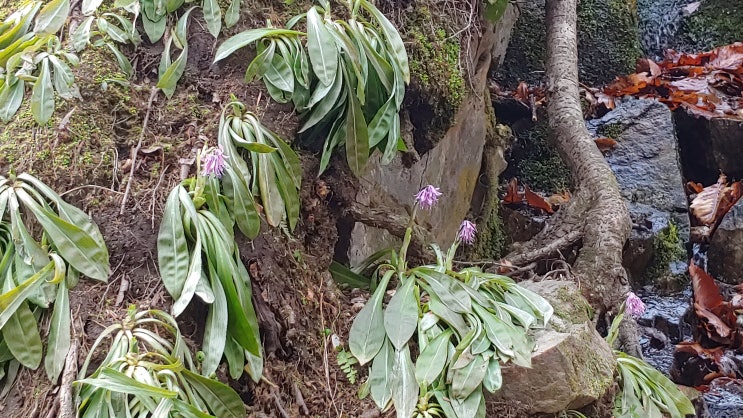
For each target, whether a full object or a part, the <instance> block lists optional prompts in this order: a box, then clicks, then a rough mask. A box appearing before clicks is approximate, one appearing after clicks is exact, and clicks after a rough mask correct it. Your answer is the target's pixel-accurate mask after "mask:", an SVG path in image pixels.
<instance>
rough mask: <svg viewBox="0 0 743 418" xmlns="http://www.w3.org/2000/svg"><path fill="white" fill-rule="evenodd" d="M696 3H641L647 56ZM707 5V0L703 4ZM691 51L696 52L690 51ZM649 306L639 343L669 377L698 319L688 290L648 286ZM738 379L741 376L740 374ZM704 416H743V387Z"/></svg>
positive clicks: (715, 401) (669, 40)
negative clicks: (680, 345) (679, 349)
mask: <svg viewBox="0 0 743 418" xmlns="http://www.w3.org/2000/svg"><path fill="white" fill-rule="evenodd" d="M697 1H698V0H637V8H638V17H639V26H640V33H641V45H642V48H643V51H644V52H645V54H646V56H647V57H649V58H653V59H660V58H662V56H663V53H664V51H665V50H666V49H669V48H673V47H674V46H675V45H676V42H675V39H676V37H677V36H678V32H679V30H680V29H681V27H682V19H683V17H684V13H685V12H684V7H685V6H687V5H690V4H692V3H696V2H697ZM702 1H703V0H702ZM689 52H693V51H689ZM693 258H694V260H695V262H696V263H697V265H700V266H702V267H703V268H705V269H706V257H705V254H704V250H703V249H700V247H699V246H698V245H696V244H695V245H694V249H693ZM638 294H639V295H640V297H641V298H642V299H643V301H644V302H645V304H646V306H647V310H646V311H645V314H644V315H643V316H642V317H641V318H639V319H638V321H637V322H638V324H639V325H640V327H641V331H642V332H641V334H642V337H641V339H640V343H641V345H642V349H643V355H644V357H645V360H646V361H647V362H648V363H649V364H651V365H652V366H653V367H655V368H657V369H658V370H659V371H661V372H662V373H664V374H666V375H670V372H671V368H672V366H673V361H674V352H675V346H676V344H678V343H679V342H682V341H692V340H693V335H692V334H693V332H692V331H693V330H692V325H691V324H690V323H689V319H691V317H692V316H693V315H694V313H693V309H692V306H691V302H692V291H691V288H690V287H687V288H686V289H685V290H683V291H681V292H679V293H676V294H673V295H661V294H659V293H658V292H657V291H655V290H654V289H652V288H650V287H646V288H644V289H642V290H640V291H639V292H638ZM726 356H727V358H728V359H729V360H730V363H733V366H734V367H735V368H736V370H743V355H740V354H738V353H735V352H733V351H732V350H730V351H728V352H727V353H726ZM738 374H739V375H740V374H741V373H740V372H738ZM703 400H704V402H703V408H702V413H701V416H703V417H712V418H741V417H743V382H741V381H740V380H732V379H725V378H719V379H716V380H714V381H713V383H712V384H711V385H710V388H709V390H708V391H707V392H705V393H704V395H703Z"/></svg>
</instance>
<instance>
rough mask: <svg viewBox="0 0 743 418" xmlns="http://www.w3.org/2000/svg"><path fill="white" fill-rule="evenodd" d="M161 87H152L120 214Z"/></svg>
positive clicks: (124, 207) (124, 208) (121, 212)
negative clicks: (153, 105)
mask: <svg viewBox="0 0 743 418" xmlns="http://www.w3.org/2000/svg"><path fill="white" fill-rule="evenodd" d="M158 91H159V89H158V88H157V87H156V86H152V88H151V89H150V98H149V100H148V101H147V112H146V113H145V114H144V121H143V122H142V131H141V132H140V133H139V140H138V141H137V147H136V148H134V152H132V157H131V160H132V166H131V168H130V169H129V178H128V179H127V180H126V189H125V190H124V197H123V198H122V199H121V209H120V210H119V215H123V214H124V210H126V200H127V198H128V197H129V192H130V191H131V189H132V179H133V178H134V170H135V169H136V167H137V153H138V152H139V150H140V148H142V140H143V139H144V136H145V132H147V123H148V122H149V121H150V113H152V102H154V101H155V97H156V96H157V92H158Z"/></svg>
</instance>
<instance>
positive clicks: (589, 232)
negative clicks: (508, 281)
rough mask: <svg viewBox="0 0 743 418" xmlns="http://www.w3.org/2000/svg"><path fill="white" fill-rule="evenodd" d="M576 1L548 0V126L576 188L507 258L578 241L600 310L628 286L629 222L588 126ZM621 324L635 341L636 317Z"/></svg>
mask: <svg viewBox="0 0 743 418" xmlns="http://www.w3.org/2000/svg"><path fill="white" fill-rule="evenodd" d="M576 6H577V0H548V1H547V12H546V16H547V17H546V22H547V48H548V61H547V74H546V77H547V95H548V106H547V114H548V118H549V126H550V130H551V133H552V135H554V137H555V139H556V141H555V142H556V144H557V147H558V151H559V153H560V156H561V157H562V159H563V160H564V161H565V162H566V164H567V165H568V167H570V170H571V175H572V177H573V180H574V184H575V185H576V190H575V193H574V194H573V198H572V199H571V201H570V202H569V204H567V205H565V207H563V208H562V209H561V210H560V211H559V212H558V213H557V214H555V216H554V217H553V218H552V219H551V220H550V222H549V223H548V225H547V226H546V227H545V228H544V230H543V231H542V232H540V233H539V234H538V235H537V236H536V237H534V239H532V240H531V241H530V242H527V243H525V244H524V245H522V246H521V247H520V248H518V249H517V250H516V251H514V252H512V253H511V254H509V255H508V256H506V259H507V260H509V261H510V262H512V263H513V264H514V265H524V264H528V263H531V262H533V261H535V260H537V259H540V258H546V257H549V256H550V255H553V254H555V253H556V252H557V251H558V250H563V249H566V248H568V247H571V246H574V245H575V244H577V243H578V242H579V241H580V243H581V246H580V248H579V252H578V257H577V259H576V261H575V263H574V265H573V269H572V271H573V273H574V275H575V278H576V279H578V280H580V282H581V288H582V289H583V292H584V295H585V296H586V298H587V299H588V301H589V302H590V303H591V305H592V306H593V307H594V308H595V309H596V310H597V312H598V313H599V314H600V315H601V314H604V313H608V312H611V311H614V310H615V309H616V308H618V307H619V305H620V304H621V303H622V302H623V301H624V299H625V297H626V294H627V292H628V291H629V285H628V281H627V274H626V272H625V270H624V268H623V267H622V249H623V247H624V244H625V242H626V241H627V238H628V237H629V233H630V227H631V222H630V217H629V212H628V210H627V207H626V204H625V202H624V200H623V198H622V196H621V194H620V192H619V185H618V184H617V181H616V178H615V177H614V173H613V172H612V170H611V168H610V167H609V165H608V164H607V162H606V160H605V159H604V156H603V155H602V153H601V151H599V149H598V148H597V147H596V145H595V143H594V141H593V139H592V138H591V136H590V135H589V133H588V131H587V130H586V127H585V121H584V119H583V113H582V111H581V104H580V98H579V84H578V53H577V25H576V20H577V16H576ZM622 330H623V333H625V334H626V333H632V332H633V330H634V334H633V335H629V334H627V335H624V338H621V339H622V340H623V341H633V340H634V341H636V339H637V338H636V336H637V333H636V328H635V327H634V326H632V324H628V325H627V326H623V327H622ZM625 349H628V350H630V351H634V349H636V347H634V348H633V347H625ZM630 354H635V355H636V354H638V353H637V352H630Z"/></svg>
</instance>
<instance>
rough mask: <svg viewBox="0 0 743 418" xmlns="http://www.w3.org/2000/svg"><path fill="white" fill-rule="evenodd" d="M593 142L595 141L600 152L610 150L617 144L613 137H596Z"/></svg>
mask: <svg viewBox="0 0 743 418" xmlns="http://www.w3.org/2000/svg"><path fill="white" fill-rule="evenodd" d="M593 142H595V143H596V146H597V147H598V148H599V151H601V152H607V151H611V150H613V149H614V147H616V146H617V141H615V140H614V139H613V138H608V137H602V138H596V139H594V140H593Z"/></svg>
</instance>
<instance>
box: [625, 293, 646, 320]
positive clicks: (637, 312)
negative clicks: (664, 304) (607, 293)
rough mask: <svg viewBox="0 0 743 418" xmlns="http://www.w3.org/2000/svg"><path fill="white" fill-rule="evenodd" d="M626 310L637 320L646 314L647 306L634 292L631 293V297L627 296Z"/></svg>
mask: <svg viewBox="0 0 743 418" xmlns="http://www.w3.org/2000/svg"><path fill="white" fill-rule="evenodd" d="M626 308H627V312H629V314H630V315H632V316H633V317H635V318H639V317H641V316H642V314H644V313H645V304H644V303H643V302H642V300H641V299H640V298H639V297H638V296H637V295H636V294H635V293H634V292H629V295H627V302H626Z"/></svg>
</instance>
